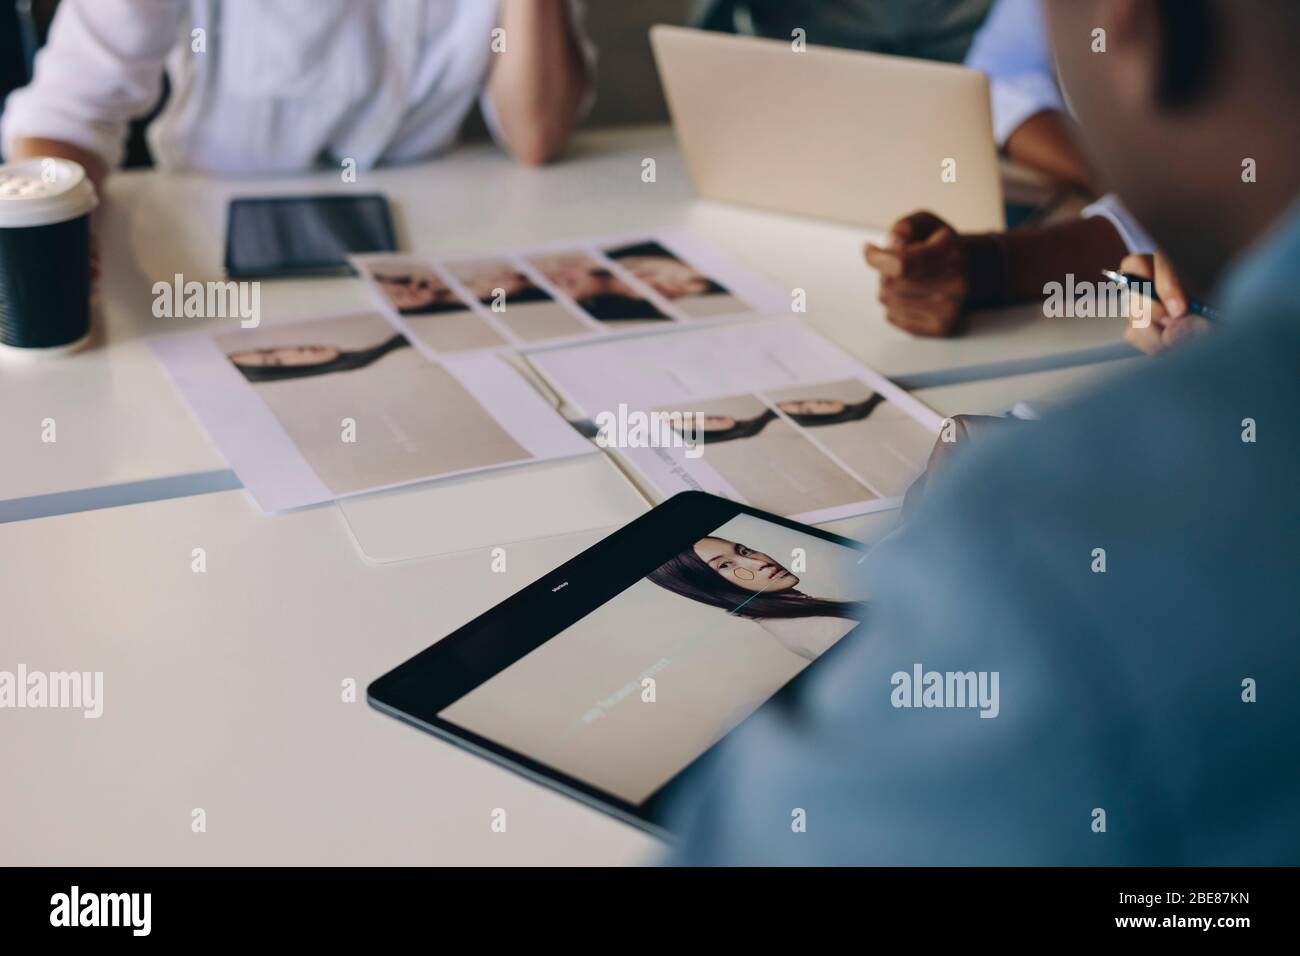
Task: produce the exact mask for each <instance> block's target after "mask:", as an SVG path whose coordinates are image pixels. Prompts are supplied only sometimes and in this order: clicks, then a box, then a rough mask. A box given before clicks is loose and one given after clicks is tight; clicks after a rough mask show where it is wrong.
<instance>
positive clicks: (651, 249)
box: [606, 242, 727, 295]
mask: <svg viewBox="0 0 1300 956" xmlns="http://www.w3.org/2000/svg"><path fill="white" fill-rule="evenodd" d="M606 255H608V256H609V257H610V258H611V259H614V260H616V261H617V260H619V259H632V258H637V259H671V260H672V261H673V262H681V264H682V265H686V263H684V262H682V260H681V259H679V258H678V257H677V256H676V255H674V254H673V253H671V252H669V251H668V250H667V249H666V248H664V247H663V246H662V245H660V244H659V243H657V242H638V243H635V244H634V245H630V246H620V247H619V248H617V249H610V250H609V251H608V252H607V253H606ZM687 268H692V267H690V266H687ZM700 281H701V282H703V283H704V288H703V289H702V290H701V291H700V292H698V293H697V295H725V294H727V288H726V286H723V285H721V284H719V283H717V282H715V281H714V280H712V279H710V278H709V277H708V276H704V275H701V276H700Z"/></svg>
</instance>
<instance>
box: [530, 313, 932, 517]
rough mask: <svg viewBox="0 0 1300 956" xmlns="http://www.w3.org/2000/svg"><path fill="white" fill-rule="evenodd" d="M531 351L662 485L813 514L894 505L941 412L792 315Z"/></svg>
mask: <svg viewBox="0 0 1300 956" xmlns="http://www.w3.org/2000/svg"><path fill="white" fill-rule="evenodd" d="M526 355H527V358H528V361H529V362H530V363H531V364H532V365H533V367H534V368H535V369H537V371H538V372H539V373H540V374H541V375H542V376H543V377H544V378H545V379H546V380H547V381H548V382H549V383H550V384H551V386H552V387H553V388H554V389H555V390H556V392H557V393H559V394H560V395H561V396H563V397H564V399H565V400H566V401H568V402H569V403H570V404H571V405H573V406H574V407H575V408H576V409H578V410H580V411H581V413H582V414H583V415H585V416H587V417H588V418H591V419H592V420H593V422H594V423H596V425H598V426H600V427H601V428H602V432H601V435H600V436H599V438H598V441H599V442H600V443H601V444H602V445H604V446H606V447H609V448H611V449H612V450H613V451H614V452H615V453H616V454H618V455H620V456H621V457H622V458H623V459H624V460H625V461H627V462H628V463H629V464H630V465H631V466H632V467H633V468H634V469H635V470H636V472H638V473H639V475H640V476H641V478H642V479H643V480H644V481H645V482H646V483H647V484H648V485H649V490H651V491H652V492H654V493H655V494H656V495H658V496H661V497H664V498H667V497H669V496H671V495H673V494H676V493H677V492H679V491H684V490H688V489H697V490H703V491H708V492H711V493H713V494H717V495H722V496H724V497H727V498H731V499H733V500H736V501H740V502H743V503H745V504H749V505H752V506H754V507H757V508H762V509H764V510H766V511H772V512H775V513H776V514H780V515H784V516H787V517H791V518H795V519H798V520H800V521H805V522H810V523H815V522H822V521H832V520H835V519H837V518H844V517H849V516H851V515H857V514H864V513H867V512H870V511H876V510H882V509H885V508H891V507H896V506H897V505H898V500H897V499H898V498H899V497H900V496H901V495H902V494H903V493H904V492H905V491H906V490H907V487H908V486H909V485H910V484H911V483H912V481H913V480H914V479H915V478H916V477H917V476H918V475H920V473H921V472H922V471H924V470H925V464H926V461H927V459H928V458H929V454H930V450H931V448H932V447H933V445H934V441H935V438H936V435H937V433H938V431H939V429H940V427H941V424H942V421H943V419H942V418H941V417H940V416H939V415H938V414H936V413H935V412H934V411H932V410H931V409H929V408H927V407H926V406H925V405H923V404H922V403H921V402H919V401H917V400H916V399H914V398H912V397H911V396H910V395H908V394H907V393H906V392H904V391H903V390H901V389H900V388H898V387H897V386H896V385H894V384H893V383H891V382H890V381H888V380H887V379H886V378H884V377H883V376H881V375H879V374H878V373H876V372H874V371H872V370H871V369H869V368H867V367H866V366H864V365H862V364H861V363H859V362H857V361H855V360H854V359H852V358H850V357H849V356H848V355H846V354H845V353H844V352H842V351H841V350H840V349H839V348H837V347H836V346H834V345H833V344H831V343H830V342H829V341H827V340H826V339H824V338H822V337H821V336H820V335H818V334H817V333H816V332H813V331H812V330H811V329H809V328H808V327H807V326H805V325H803V324H802V323H800V322H799V321H798V320H796V319H789V318H783V319H765V320H758V321H754V322H745V323H739V324H728V325H721V326H714V327H707V328H688V329H684V330H682V331H673V332H668V333H665V334H662V335H652V336H651V335H647V336H637V337H628V338H620V339H617V340H613V341H596V342H591V343H587V344H580V345H566V346H559V347H548V348H541V349H536V350H533V351H530V352H528V353H526Z"/></svg>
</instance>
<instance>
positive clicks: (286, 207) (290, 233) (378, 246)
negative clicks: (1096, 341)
mask: <svg viewBox="0 0 1300 956" xmlns="http://www.w3.org/2000/svg"><path fill="white" fill-rule="evenodd" d="M395 251H397V240H396V238H395V237H394V235H393V222H392V217H391V216H390V215H389V210H388V200H387V199H385V198H384V197H383V196H381V195H379V194H376V193H367V194H365V195H351V194H349V195H346V196H345V195H333V194H327V195H320V196H269V197H268V196H263V197H257V198H248V199H232V200H231V201H230V207H229V211H228V212H227V215H226V275H228V276H229V277H230V278H232V279H259V278H278V277H285V276H329V275H352V274H353V272H352V267H351V266H350V265H348V256H349V255H352V254H353V253H363V252H395Z"/></svg>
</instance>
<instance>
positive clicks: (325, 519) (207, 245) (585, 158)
mask: <svg viewBox="0 0 1300 956" xmlns="http://www.w3.org/2000/svg"><path fill="white" fill-rule="evenodd" d="M646 156H653V157H654V158H656V160H657V164H658V182H657V183H655V184H645V183H642V182H641V179H640V170H641V159H642V158H643V157H646ZM330 186H331V181H330V179H329V178H328V177H321V176H315V177H300V178H292V179H278V180H267V181H262V180H259V181H249V182H238V181H212V180H207V179H201V178H196V177H187V176H164V175H159V174H156V173H140V174H126V175H121V176H118V177H116V178H115V179H114V181H113V183H112V185H111V187H110V197H109V198H110V202H109V203H108V205H107V209H106V215H105V221H104V223H103V229H104V240H103V242H104V254H105V279H104V282H103V295H102V300H103V301H102V303H101V317H102V320H103V327H102V328H101V330H100V332H99V341H98V343H97V344H96V346H95V347H93V348H92V349H90V350H88V351H86V352H84V353H82V354H80V355H78V356H75V357H73V358H69V359H65V360H61V361H57V362H48V363H41V364H37V365H29V366H17V367H15V366H12V365H7V366H4V367H2V368H0V408H3V410H4V414H3V415H0V448H4V449H5V450H6V455H5V467H3V468H0V499H5V498H19V497H24V496H31V495H42V494H49V493H53V492H61V491H69V490H74V489H84V488H93V487H96V486H100V485H105V484H113V483H120V482H131V481H139V480H143V479H150V478H157V477H164V476H170V475H184V474H188V473H191V472H202V471H211V470H216V469H223V468H225V467H226V466H225V463H224V461H223V460H222V459H221V457H220V455H219V454H218V453H217V452H216V450H215V449H214V448H212V447H211V446H210V445H209V444H208V442H207V440H206V438H205V437H204V435H203V433H202V430H201V429H200V428H199V427H198V425H197V424H196V423H195V422H194V421H193V420H192V419H191V418H190V416H189V414H188V412H187V411H186V409H185V407H184V405H183V404H182V403H181V401H180V399H179V398H178V397H177V395H176V394H175V392H174V391H173V389H172V387H171V385H170V383H169V382H168V380H167V379H166V377H165V376H164V375H163V373H162V371H161V369H160V368H159V367H158V365H157V364H156V362H155V361H154V359H153V357H152V355H151V353H150V352H149V351H148V348H147V345H146V339H147V337H149V336H151V335H154V334H173V333H176V332H180V331H187V330H193V329H194V328H196V327H200V326H202V325H205V324H207V325H210V324H212V323H199V322H196V321H195V320H184V319H178V320H160V319H155V318H154V317H153V316H152V314H151V310H150V302H151V291H150V290H151V286H152V283H153V282H154V281H158V280H160V279H166V278H169V277H170V276H171V275H172V274H174V273H177V272H181V273H183V274H184V275H185V277H186V278H187V279H197V280H200V281H203V280H206V279H213V278H219V277H220V275H219V274H220V261H221V240H222V232H223V228H224V225H223V222H224V208H225V203H226V200H227V198H228V197H230V196H234V195H243V194H252V193H259V192H293V191H299V190H306V189H323V188H330ZM359 186H360V187H361V188H363V189H373V190H379V191H383V192H386V193H388V194H389V195H390V196H391V197H392V198H393V199H394V201H395V205H396V208H397V210H398V215H399V222H400V230H401V232H402V239H403V243H404V245H405V247H406V248H408V249H410V250H413V251H416V252H454V251H469V252H474V251H486V250H491V249H498V248H507V247H511V246H517V245H524V244H530V243H537V242H542V241H548V240H552V239H557V238H564V237H573V238H578V237H582V236H584V235H589V234H600V233H609V232H624V231H631V230H653V229H655V228H659V227H681V226H685V227H687V228H690V229H692V230H694V231H695V232H697V233H698V234H700V235H701V236H703V237H704V238H706V239H709V240H711V241H713V242H716V243H718V244H719V245H721V246H723V247H725V248H727V249H728V250H730V251H731V252H732V253H733V254H734V255H736V256H738V257H739V258H741V259H742V260H744V261H747V262H748V263H750V264H751V265H752V266H754V267H755V268H758V269H760V270H761V271H763V272H765V273H767V274H768V275H769V276H771V277H772V278H773V279H775V280H777V281H778V282H780V283H782V284H783V285H786V286H789V287H791V288H793V287H795V286H799V287H803V288H805V289H807V290H808V295H809V304H810V312H809V315H808V319H809V321H811V322H812V323H813V324H814V325H816V326H818V327H820V328H821V329H822V330H823V331H825V332H826V333H827V334H829V335H831V337H833V338H834V339H836V340H837V341H838V342H839V343H840V344H841V345H842V346H844V347H845V348H847V349H849V350H850V351H852V352H853V353H854V354H856V355H858V356H859V357H860V358H862V359H863V360H865V361H867V362H868V363H869V364H871V365H873V366H875V367H877V368H879V369H881V370H882V371H885V372H886V373H890V374H900V373H911V372H918V371H925V370H932V369H942V368H947V367H952V366H965V365H978V364H981V363H986V362H995V361H1003V360H1007V359H1015V358H1024V357H1031V356H1046V355H1050V354H1052V353H1056V352H1063V351H1071V350H1077V349H1087V348H1092V347H1095V346H1099V345H1104V344H1107V343H1109V342H1112V341H1114V340H1115V338H1116V337H1117V335H1118V330H1116V329H1115V328H1113V327H1112V326H1111V324H1109V323H1102V322H1097V321H1078V322H1049V321H1047V320H1044V319H1042V318H1041V317H1038V318H1035V317H1033V316H1032V315H1027V314H1025V313H1024V312H1021V313H1020V314H1018V315H1009V316H1007V317H1004V318H1002V319H1000V320H998V321H995V322H993V323H991V324H990V325H989V326H987V327H986V328H985V329H984V330H983V331H982V332H980V333H978V334H975V335H972V336H967V337H965V338H962V339H957V340H953V341H942V342H934V341H920V340H916V339H912V338H910V337H908V336H906V335H904V334H903V333H901V332H898V331H897V330H895V329H893V328H891V327H890V326H888V325H887V323H885V321H884V319H883V316H882V315H881V312H880V309H879V307H878V306H877V305H876V304H875V287H874V278H873V274H872V273H871V271H870V270H868V269H866V268H865V267H864V266H862V264H861V260H860V247H861V245H862V243H863V241H864V240H865V239H866V238H867V234H866V233H863V232H862V231H860V230H855V229H852V228H847V227H843V226H836V225H828V224H824V223H815V222H808V221H799V220H794V219H788V218H783V217H775V216H770V215H768V214H765V213H761V212H757V211H753V210H745V209H736V208H728V207H723V206H719V205H714V204H709V203H702V202H699V201H697V200H695V199H693V198H692V196H691V191H690V188H689V185H688V183H687V182H686V179H685V176H684V170H683V167H682V164H681V161H680V158H679V157H678V154H677V152H676V149H675V147H674V146H673V144H672V139H671V136H670V134H669V133H668V131H667V130H665V129H658V128H656V129H641V130H624V131H620V132H601V133H591V134H586V135H584V136H583V137H582V138H581V139H580V140H579V143H578V146H577V149H576V150H575V153H574V156H573V157H572V158H571V159H570V160H569V161H568V162H566V163H563V164H560V165H557V166H555V167H552V168H547V169H541V170H533V169H525V168H520V167H517V166H515V165H513V164H511V163H510V162H508V161H507V160H506V159H504V158H503V157H500V156H497V155H495V154H493V153H492V152H491V148H490V147H487V146H482V147H477V146H476V147H469V148H466V149H464V150H461V151H458V152H457V153H454V154H453V155H451V156H449V157H446V158H444V159H443V160H441V161H439V162H438V163H436V164H430V165H426V166H419V167H412V168H407V169H397V170H385V171H380V172H375V173H366V174H364V175H363V176H362V179H361V182H360V183H359ZM262 294H263V300H262V302H263V316H264V319H263V320H264V321H268V322H277V321H286V320H291V319H295V318H303V317H307V316H311V315H315V314H323V313H328V312H336V311H344V310H347V309H350V308H355V307H365V306H367V305H368V304H369V300H368V299H367V297H366V294H365V291H364V289H363V288H362V286H361V285H360V283H358V282H355V281H351V280H324V281H312V282H284V283H265V284H264V285H263V293H262ZM1115 368H1118V365H1116V366H1115ZM1100 374H1104V367H1087V368H1079V369H1069V370H1057V371H1049V372H1041V373H1037V374H1033V375H1020V376H1015V377H1012V378H1003V379H997V380H994V381H992V382H976V383H965V384H955V385H945V386H938V387H933V388H926V389H922V390H920V391H918V393H917V394H918V395H919V397H921V398H922V399H923V400H925V401H927V402H928V403H930V404H931V405H932V406H934V407H936V408H938V409H939V410H940V411H943V412H945V413H955V412H960V411H973V412H983V413H1000V412H1002V411H1004V410H1006V409H1007V408H1009V407H1010V406H1011V405H1012V404H1014V403H1015V402H1016V401H1018V400H1030V401H1045V400H1050V399H1051V398H1052V397H1053V396H1056V395H1059V394H1062V393H1064V392H1065V391H1068V390H1072V389H1074V388H1077V387H1081V386H1082V385H1084V384H1086V383H1087V382H1089V381H1093V380H1095V378H1096V376H1097V375H1100ZM47 417H52V418H55V419H56V420H57V422H58V438H59V440H58V442H57V443H55V444H53V445H47V444H43V443H41V442H40V437H39V436H40V429H41V424H40V423H41V420H42V419H44V418H47ZM888 520H889V519H888V518H877V519H873V520H859V521H856V522H848V523H842V524H841V525H839V526H837V527H836V530H840V531H843V532H845V533H854V534H859V535H862V536H864V537H870V536H872V535H873V534H876V533H879V531H880V530H881V529H883V528H884V527H885V524H886V522H887V521H888ZM600 536H601V533H600V532H596V531H586V532H582V533H578V534H572V535H563V536H559V537H554V538H548V539H543V540H535V541H529V542H526V543H521V544H515V545H510V546H509V548H508V562H507V567H508V571H507V573H504V574H498V573H493V572H492V570H491V562H490V555H489V554H488V552H486V551H466V552H461V553H458V554H452V555H444V556H440V557H425V558H416V559H413V560H402V561H394V562H392V563H388V564H382V565H379V564H375V563H373V562H370V561H367V560H366V559H365V557H364V556H363V555H362V554H361V552H360V550H359V548H358V546H357V543H356V539H355V538H354V537H353V535H352V532H351V531H350V530H349V528H348V526H347V523H346V521H345V520H344V516H343V514H342V512H341V511H340V510H339V508H337V507H336V506H333V505H327V506H323V507H319V508H313V509H309V510H306V511H303V512H298V513H292V514H287V515H281V516H277V517H274V518H268V517H266V516H264V515H262V514H261V513H260V512H259V511H258V510H257V509H256V507H255V506H254V505H253V503H252V501H251V500H250V499H249V498H248V496H247V495H246V494H245V493H244V492H242V491H232V492H222V493H215V494H204V495H195V496H191V497H184V498H177V499H173V500H166V501H153V502H147V503H142V504H134V505H130V506H126V507H118V508H108V509H104V510H94V511H85V512H81V513H76V514H67V515H58V516H52V517H43V518H38V519H35V520H28V521H17V522H11V523H7V524H0V556H3V562H0V563H2V564H3V568H4V570H3V573H0V607H4V609H5V624H4V627H3V631H2V636H0V669H7V670H11V671H12V670H14V669H15V668H16V667H17V666H18V664H20V663H21V664H24V665H26V667H27V668H28V669H29V670H40V671H47V672H48V671H62V670H78V671H102V672H103V673H104V681H105V689H104V695H105V703H104V715H103V716H102V717H101V718H100V719H98V720H86V719H84V718H83V717H82V716H81V714H80V713H78V712H74V711H51V710H6V711H4V712H3V714H0V720H2V721H3V723H4V728H3V729H4V732H3V733H0V767H3V768H4V773H3V784H0V793H2V794H3V799H2V804H3V808H4V812H3V813H0V860H2V861H3V862H5V863H8V864H199V863H207V864H234V863H285V864H288V863H303V864H324V863H396V864H422V863H475V864H491V863H567V864H581V863H609V864H615V863H632V862H640V861H645V860H649V859H653V858H655V855H656V854H657V853H658V852H659V850H660V847H659V845H658V844H657V842H656V841H654V840H653V839H651V838H649V837H648V836H646V835H644V834H642V833H640V832H639V831H637V830H635V829H633V828H631V827H629V826H626V825H624V824H621V823H618V822H616V821H614V820H612V819H610V818H607V817H605V816H603V815H602V814H599V813H597V812H595V811H593V810H590V809H588V808H586V807H583V806H581V805H580V804H578V803H575V802H573V801H571V800H569V799H567V798H565V797H562V796H560V795H558V794H555V793H552V792H550V791H548V790H546V789H545V788H543V787H540V786H538V785H536V784H534V783H531V782H528V781H525V780H524V779H522V778H520V777H517V776H515V775H513V774H510V773H508V772H506V771H504V770H502V769H499V768H497V767H495V766H493V765H491V764H489V763H487V762H485V761H482V760H480V759H478V758H476V757H473V756H471V755H468V754H466V753H463V752H461V751H459V750H457V749H455V748H453V747H451V746H448V745H446V744H444V743H442V742H440V741H437V740H435V739H433V738H431V737H429V736H427V735H425V734H422V733H420V732H418V731H416V730H413V729H411V728H409V727H406V726H404V725H402V724H399V723H398V722H396V721H394V720H392V719H390V718H387V717H384V716H382V715H380V714H378V713H376V712H375V711H373V710H371V709H370V708H369V707H368V706H367V705H366V703H365V696H364V692H365V686H366V684H367V683H368V682H369V681H370V680H372V679H373V678H374V677H376V676H378V675H379V674H381V673H383V672H384V671H386V670H388V669H389V668H391V667H392V666H394V665H395V664H397V663H398V662H400V661H402V660H404V659H405V658H406V657H408V656H410V655H411V654H413V653H415V652H417V651H418V650H420V649H422V648H423V647H425V646H426V645H428V644H429V643H430V642H432V641H433V640H436V639H437V638H439V637H441V636H442V635H444V634H446V633H448V632H449V631H451V630H452V629H454V628H455V627H456V626H458V625H460V624H462V623H464V622H465V621H467V620H469V619H471V618H472V617H474V616H475V615H477V614H479V613H481V612H482V611H484V610H486V609H487V608H489V607H491V606H492V605H493V604H495V603H496V602H498V601H500V600H501V599H503V598H505V597H506V596H508V595H509V594H511V593H513V592H514V591H515V590H517V589H518V588H519V587H521V586H523V585H524V584H526V583H527V582H529V581H531V580H533V579H534V578H536V577H537V576H539V575H541V574H543V573H545V572H546V571H548V570H550V569H551V568H552V567H554V566H555V565H556V564H558V563H559V562H561V561H563V560H565V559H566V558H568V557H570V556H572V555H573V554H576V553H577V552H579V551H580V550H582V549H583V548H585V547H587V546H589V545H590V544H591V543H593V542H594V541H595V540H597V539H598V538H599V537H600ZM198 547H201V548H204V549H205V552H206V560H207V571H206V572H205V573H203V574H196V573H194V572H193V571H192V570H191V560H192V559H191V553H192V549H194V548H198ZM348 678H351V679H353V680H355V681H356V685H357V701H356V702H355V703H344V702H343V701H342V700H341V685H342V682H343V681H344V680H345V679H348ZM196 808H202V809H203V810H204V811H205V814H206V819H207V831H206V832H205V833H194V832H192V830H191V814H192V811H193V810H195V809H196ZM497 808H501V809H505V810H506V812H507V820H508V823H507V830H506V832H505V833H494V832H492V829H491V827H490V823H491V814H492V812H493V811H494V810H495V809H497Z"/></svg>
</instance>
